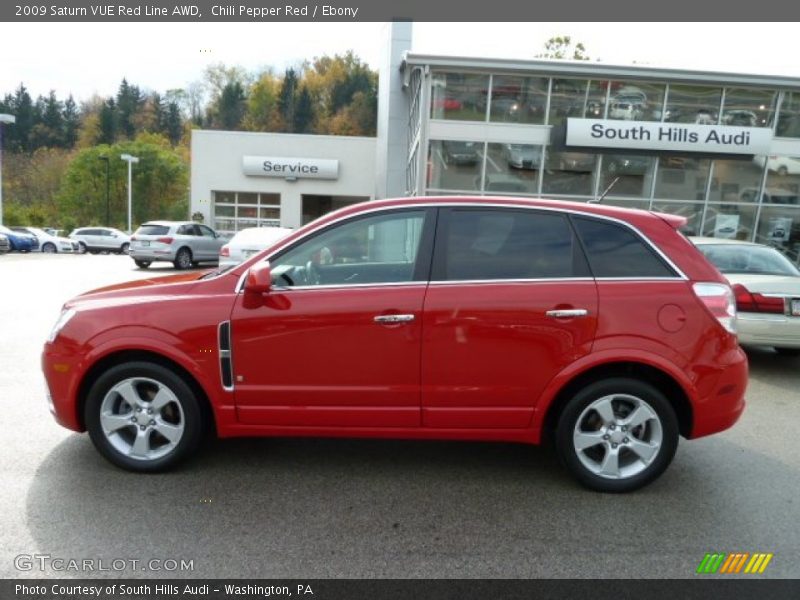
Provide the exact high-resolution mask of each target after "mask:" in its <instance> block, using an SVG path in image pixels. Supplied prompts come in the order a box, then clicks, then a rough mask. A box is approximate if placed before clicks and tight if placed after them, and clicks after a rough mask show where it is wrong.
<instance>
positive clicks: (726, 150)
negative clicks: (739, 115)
mask: <svg viewBox="0 0 800 600" xmlns="http://www.w3.org/2000/svg"><path fill="white" fill-rule="evenodd" d="M771 144H772V129H769V128H767V127H735V126H731V125H696V124H694V123H658V122H651V121H617V120H612V119H574V118H569V119H567V146H579V147H580V146H586V147H594V148H612V149H615V150H617V149H618V150H623V149H624V150H657V151H664V152H702V153H705V154H769V151H770V145H771Z"/></svg>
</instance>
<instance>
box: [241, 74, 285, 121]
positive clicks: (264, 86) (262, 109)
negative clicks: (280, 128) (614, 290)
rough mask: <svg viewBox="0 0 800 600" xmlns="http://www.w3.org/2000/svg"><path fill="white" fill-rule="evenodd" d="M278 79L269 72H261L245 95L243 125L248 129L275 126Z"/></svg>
mask: <svg viewBox="0 0 800 600" xmlns="http://www.w3.org/2000/svg"><path fill="white" fill-rule="evenodd" d="M279 88H280V81H279V80H278V78H277V77H275V75H274V74H273V73H271V72H267V73H262V74H261V76H260V77H259V78H258V80H257V81H256V82H255V83H254V84H253V87H251V88H250V93H249V94H248V96H247V114H246V115H245V119H244V126H245V128H246V129H248V130H250V131H274V130H275V129H276V128H277V125H278V124H277V107H278V90H279Z"/></svg>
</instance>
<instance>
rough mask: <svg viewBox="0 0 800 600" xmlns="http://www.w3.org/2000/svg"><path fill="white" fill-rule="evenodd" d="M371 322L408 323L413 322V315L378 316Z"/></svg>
mask: <svg viewBox="0 0 800 600" xmlns="http://www.w3.org/2000/svg"><path fill="white" fill-rule="evenodd" d="M373 320H374V321H375V322H376V323H390V324H391V323H408V322H410V321H413V320H414V315H378V316H377V317H375V318H374V319H373Z"/></svg>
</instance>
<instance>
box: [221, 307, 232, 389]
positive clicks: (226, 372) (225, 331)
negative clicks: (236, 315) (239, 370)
mask: <svg viewBox="0 0 800 600" xmlns="http://www.w3.org/2000/svg"><path fill="white" fill-rule="evenodd" d="M218 333H219V336H218V338H219V371H220V376H221V378H222V387H223V388H225V389H226V390H232V389H233V358H232V356H231V322H230V321H223V322H222V323H220V324H219V332H218Z"/></svg>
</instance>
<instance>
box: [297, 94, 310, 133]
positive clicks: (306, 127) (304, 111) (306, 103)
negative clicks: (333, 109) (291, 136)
mask: <svg viewBox="0 0 800 600" xmlns="http://www.w3.org/2000/svg"><path fill="white" fill-rule="evenodd" d="M313 125H314V104H313V101H312V99H311V94H310V93H309V91H308V88H307V87H306V86H303V87H302V88H301V89H300V93H299V94H298V96H297V103H296V106H295V109H294V131H295V132H297V133H309V132H310V131H311V128H312V126H313Z"/></svg>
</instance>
